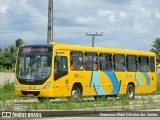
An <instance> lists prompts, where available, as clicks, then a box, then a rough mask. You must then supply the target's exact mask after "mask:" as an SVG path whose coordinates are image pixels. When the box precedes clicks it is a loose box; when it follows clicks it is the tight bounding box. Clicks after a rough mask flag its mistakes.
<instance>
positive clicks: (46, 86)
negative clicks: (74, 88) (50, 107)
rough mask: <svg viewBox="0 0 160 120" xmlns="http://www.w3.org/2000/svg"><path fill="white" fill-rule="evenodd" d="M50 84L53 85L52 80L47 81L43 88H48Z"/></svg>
mask: <svg viewBox="0 0 160 120" xmlns="http://www.w3.org/2000/svg"><path fill="white" fill-rule="evenodd" d="M50 85H51V82H47V84H46V85H45V86H44V87H43V89H44V90H45V89H48V88H49V86H50Z"/></svg>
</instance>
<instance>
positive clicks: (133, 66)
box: [126, 55, 138, 72]
mask: <svg viewBox="0 0 160 120" xmlns="http://www.w3.org/2000/svg"><path fill="white" fill-rule="evenodd" d="M126 64H127V71H129V72H136V71H137V66H138V65H137V56H135V55H127V57H126Z"/></svg>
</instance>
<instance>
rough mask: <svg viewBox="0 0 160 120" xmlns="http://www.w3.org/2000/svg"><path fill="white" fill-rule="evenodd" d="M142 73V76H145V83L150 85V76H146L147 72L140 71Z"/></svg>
mask: <svg viewBox="0 0 160 120" xmlns="http://www.w3.org/2000/svg"><path fill="white" fill-rule="evenodd" d="M142 74H143V75H144V77H145V78H146V84H147V85H150V78H149V77H148V74H147V72H142Z"/></svg>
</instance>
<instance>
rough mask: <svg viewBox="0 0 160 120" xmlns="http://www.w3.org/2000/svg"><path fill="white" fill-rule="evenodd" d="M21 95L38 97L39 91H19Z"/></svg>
mask: <svg viewBox="0 0 160 120" xmlns="http://www.w3.org/2000/svg"><path fill="white" fill-rule="evenodd" d="M21 93H22V94H23V95H28V94H33V95H34V96H37V95H39V93H40V91H21Z"/></svg>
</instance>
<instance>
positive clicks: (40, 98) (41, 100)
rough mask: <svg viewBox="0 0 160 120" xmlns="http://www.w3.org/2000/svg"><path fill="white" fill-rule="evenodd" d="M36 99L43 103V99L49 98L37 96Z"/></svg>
mask: <svg viewBox="0 0 160 120" xmlns="http://www.w3.org/2000/svg"><path fill="white" fill-rule="evenodd" d="M38 100H39V101H40V102H42V103H43V102H44V101H45V100H50V99H49V98H46V97H38Z"/></svg>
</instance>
